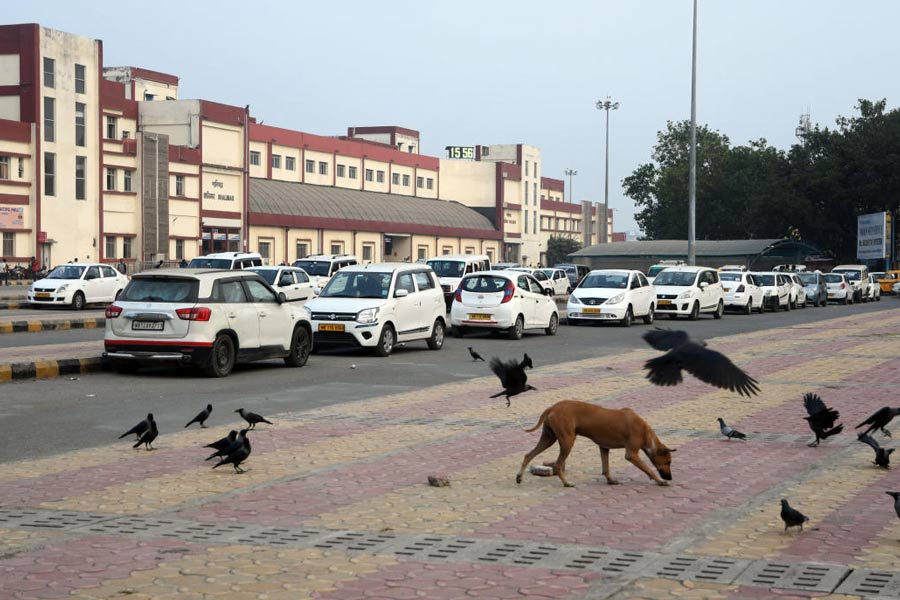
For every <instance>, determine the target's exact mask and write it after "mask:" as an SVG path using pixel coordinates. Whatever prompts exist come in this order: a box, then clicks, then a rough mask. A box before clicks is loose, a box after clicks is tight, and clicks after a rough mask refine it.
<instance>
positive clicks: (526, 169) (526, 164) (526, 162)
mask: <svg viewBox="0 0 900 600" xmlns="http://www.w3.org/2000/svg"><path fill="white" fill-rule="evenodd" d="M525 177H528V161H527V160H526V161H525Z"/></svg>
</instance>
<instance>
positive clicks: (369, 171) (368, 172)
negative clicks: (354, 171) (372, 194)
mask: <svg viewBox="0 0 900 600" xmlns="http://www.w3.org/2000/svg"><path fill="white" fill-rule="evenodd" d="M374 180H375V171H373V170H372V169H366V181H374Z"/></svg>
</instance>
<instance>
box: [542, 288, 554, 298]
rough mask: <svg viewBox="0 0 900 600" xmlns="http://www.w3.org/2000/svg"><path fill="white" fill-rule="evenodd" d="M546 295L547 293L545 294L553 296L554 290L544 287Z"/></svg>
mask: <svg viewBox="0 0 900 600" xmlns="http://www.w3.org/2000/svg"><path fill="white" fill-rule="evenodd" d="M544 295H545V296H552V295H553V290H551V289H548V288H544Z"/></svg>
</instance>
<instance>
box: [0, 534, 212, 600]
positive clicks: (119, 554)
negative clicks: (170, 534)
mask: <svg viewBox="0 0 900 600" xmlns="http://www.w3.org/2000/svg"><path fill="white" fill-rule="evenodd" d="M202 550H203V549H202V548H201V547H199V546H196V545H193V544H190V543H186V542H182V541H179V540H153V541H148V542H144V541H139V540H135V539H130V538H126V537H113V536H89V537H84V538H80V539H78V540H74V541H69V542H62V543H59V544H53V545H50V546H47V547H44V548H41V549H40V550H34V551H31V552H23V553H20V554H17V555H15V556H14V557H12V558H7V559H5V560H3V562H0V590H2V592H0V594H2V597H3V598H10V599H13V598H56V597H66V596H68V595H69V594H70V593H75V592H77V590H82V589H87V588H94V587H98V586H99V585H100V584H101V583H102V582H103V581H105V580H109V579H120V578H125V577H128V575H129V574H131V573H132V572H134V571H145V570H148V569H153V568H154V567H156V566H157V565H158V564H159V563H160V562H161V561H164V560H173V559H175V558H178V557H180V556H182V555H184V554H187V553H194V552H200V551H202Z"/></svg>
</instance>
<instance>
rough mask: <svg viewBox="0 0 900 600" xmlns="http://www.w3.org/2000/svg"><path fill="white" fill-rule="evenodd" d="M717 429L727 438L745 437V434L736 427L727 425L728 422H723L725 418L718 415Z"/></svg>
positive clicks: (740, 438) (744, 438)
mask: <svg viewBox="0 0 900 600" xmlns="http://www.w3.org/2000/svg"><path fill="white" fill-rule="evenodd" d="M719 431H721V432H722V435H724V436H725V437H727V438H728V439H729V440H730V439H731V438H736V439H739V440H746V439H747V436H746V435H745V434H743V433H741V432H740V431H738V430H737V429H734V428H732V427H729V426H728V424H727V423H725V420H724V419H723V418H722V417H719Z"/></svg>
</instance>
